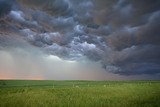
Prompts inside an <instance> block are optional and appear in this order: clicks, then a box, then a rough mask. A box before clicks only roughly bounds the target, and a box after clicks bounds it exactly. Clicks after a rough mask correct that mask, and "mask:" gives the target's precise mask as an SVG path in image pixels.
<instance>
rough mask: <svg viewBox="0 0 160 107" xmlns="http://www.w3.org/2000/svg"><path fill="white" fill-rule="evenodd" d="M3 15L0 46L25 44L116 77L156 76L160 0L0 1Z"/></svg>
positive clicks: (159, 51)
mask: <svg viewBox="0 0 160 107" xmlns="http://www.w3.org/2000/svg"><path fill="white" fill-rule="evenodd" d="M4 15H5V17H6V18H5V19H3V20H1V22H0V47H1V48H0V49H1V50H3V49H6V48H14V47H20V48H23V46H27V47H28V46H30V47H34V48H38V50H40V51H42V53H43V54H44V55H47V56H50V55H53V56H56V57H58V58H60V59H63V60H65V61H77V62H81V61H84V59H85V60H87V61H91V62H93V63H99V64H100V65H101V68H103V69H104V70H106V72H109V73H112V74H115V75H122V76H132V75H159V74H160V61H159V60H160V42H159V41H160V30H159V28H160V1H159V0H154V1H153V0H140V1H138V0H129V1H128V0H112V1H107V0H81V1H79V0H17V1H14V0H11V1H10V2H7V0H0V16H4ZM84 57H85V58H84Z"/></svg>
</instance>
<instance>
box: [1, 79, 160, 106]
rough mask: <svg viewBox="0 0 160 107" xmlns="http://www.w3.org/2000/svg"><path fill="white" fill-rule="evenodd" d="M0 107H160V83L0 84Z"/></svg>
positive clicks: (16, 81)
mask: <svg viewBox="0 0 160 107" xmlns="http://www.w3.org/2000/svg"><path fill="white" fill-rule="evenodd" d="M0 107H160V81H52V80H47V81H39V80H37V81H32V80H30V81H27V80H0Z"/></svg>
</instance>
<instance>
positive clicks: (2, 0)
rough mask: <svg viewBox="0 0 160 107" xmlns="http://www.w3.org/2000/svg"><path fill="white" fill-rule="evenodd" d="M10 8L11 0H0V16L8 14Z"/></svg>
mask: <svg viewBox="0 0 160 107" xmlns="http://www.w3.org/2000/svg"><path fill="white" fill-rule="evenodd" d="M11 9H12V0H11V1H10V0H0V17H3V16H5V15H6V14H8V13H9V12H10V11H11Z"/></svg>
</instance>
